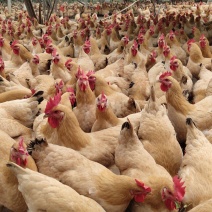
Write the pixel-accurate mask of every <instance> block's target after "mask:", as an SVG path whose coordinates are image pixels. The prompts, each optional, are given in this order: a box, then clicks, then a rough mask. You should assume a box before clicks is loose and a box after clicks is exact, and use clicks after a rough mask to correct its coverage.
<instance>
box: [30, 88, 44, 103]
mask: <svg viewBox="0 0 212 212" xmlns="http://www.w3.org/2000/svg"><path fill="white" fill-rule="evenodd" d="M42 95H43V91H37V92H35V93H34V94H33V95H32V98H33V97H36V100H37V101H38V103H39V104H40V103H41V102H42V101H43V96H42Z"/></svg>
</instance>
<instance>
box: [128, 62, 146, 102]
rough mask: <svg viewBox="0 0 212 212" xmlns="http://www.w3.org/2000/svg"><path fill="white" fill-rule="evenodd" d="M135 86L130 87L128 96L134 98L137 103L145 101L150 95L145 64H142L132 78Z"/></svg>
mask: <svg viewBox="0 0 212 212" xmlns="http://www.w3.org/2000/svg"><path fill="white" fill-rule="evenodd" d="M130 81H132V82H133V83H134V84H133V85H132V86H130V88H129V91H128V95H129V96H131V97H133V98H134V99H135V100H136V101H138V100H141V101H145V100H146V99H147V98H148V97H149V94H150V84H149V79H148V76H147V72H146V67H145V66H144V64H140V66H138V67H137V68H136V69H135V71H134V73H133V74H132V76H131V80H130Z"/></svg>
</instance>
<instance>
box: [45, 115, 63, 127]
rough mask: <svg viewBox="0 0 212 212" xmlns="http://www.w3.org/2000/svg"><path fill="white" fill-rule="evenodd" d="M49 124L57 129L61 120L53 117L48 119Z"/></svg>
mask: <svg viewBox="0 0 212 212" xmlns="http://www.w3.org/2000/svg"><path fill="white" fill-rule="evenodd" d="M48 122H49V124H50V126H51V127H52V128H57V127H58V126H59V124H60V122H59V120H58V119H55V118H53V117H48Z"/></svg>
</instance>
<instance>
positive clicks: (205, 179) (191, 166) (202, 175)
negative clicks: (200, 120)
mask: <svg viewBox="0 0 212 212" xmlns="http://www.w3.org/2000/svg"><path fill="white" fill-rule="evenodd" d="M188 117H189V116H188ZM186 125H187V137H186V153H185V155H184V157H183V161H182V164H181V168H180V171H179V176H180V177H181V178H182V180H183V181H184V182H185V186H186V193H185V196H184V198H183V202H184V203H186V204H188V205H190V208H192V207H194V206H197V205H199V204H200V203H202V202H204V201H206V200H209V199H211V192H212V187H211V186H210V185H211V181H212V177H211V175H210V173H211V172H212V169H211V165H210V164H211V157H210V152H211V151H212V146H211V143H210V142H209V141H208V140H207V139H206V138H205V136H204V134H203V133H202V132H201V131H200V130H199V129H198V128H197V127H196V126H195V124H194V122H193V119H192V118H187V119H186ZM200 158H201V160H200ZM204 170H207V172H205V171H204Z"/></svg>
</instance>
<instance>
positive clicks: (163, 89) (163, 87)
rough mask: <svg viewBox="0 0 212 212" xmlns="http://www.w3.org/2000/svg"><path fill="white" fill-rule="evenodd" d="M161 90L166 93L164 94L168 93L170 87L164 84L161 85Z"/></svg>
mask: <svg viewBox="0 0 212 212" xmlns="http://www.w3.org/2000/svg"><path fill="white" fill-rule="evenodd" d="M160 88H161V90H162V91H164V92H166V91H168V89H169V87H168V86H167V85H164V84H161V85H160Z"/></svg>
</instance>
